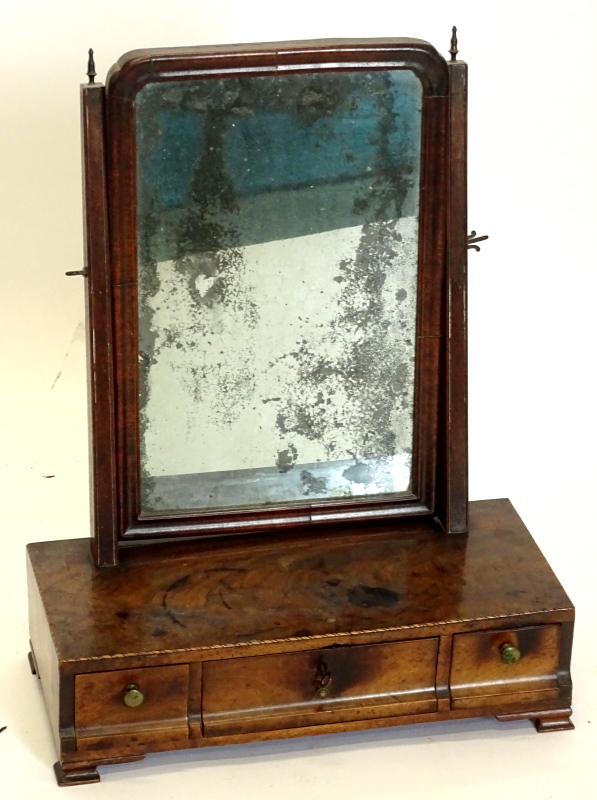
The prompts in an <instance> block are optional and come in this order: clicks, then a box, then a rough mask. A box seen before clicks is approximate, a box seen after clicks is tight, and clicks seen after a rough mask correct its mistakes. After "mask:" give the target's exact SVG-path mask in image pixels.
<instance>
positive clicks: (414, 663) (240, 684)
mask: <svg viewBox="0 0 597 800" xmlns="http://www.w3.org/2000/svg"><path fill="white" fill-rule="evenodd" d="M437 649H438V640H437V639H418V640H416V641H408V642H393V643H390V644H375V645H359V646H354V647H337V648H324V649H322V650H309V651H302V652H298V653H285V654H280V655H272V656H249V657H246V658H245V657H243V658H234V659H225V660H222V661H208V662H206V663H204V665H203V728H204V734H205V736H224V735H228V734H230V735H234V734H241V733H251V732H256V731H269V730H280V729H282V728H294V727H303V726H310V725H321V724H325V723H334V722H347V721H351V720H358V719H376V718H381V717H389V716H397V715H401V714H417V713H425V712H432V711H435V710H436V708H437V700H436V692H435V670H436V664H437Z"/></svg>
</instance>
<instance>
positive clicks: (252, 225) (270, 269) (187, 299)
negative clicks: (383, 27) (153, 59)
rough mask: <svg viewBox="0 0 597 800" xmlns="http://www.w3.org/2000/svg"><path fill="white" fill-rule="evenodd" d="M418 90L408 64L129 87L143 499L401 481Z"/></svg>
mask: <svg viewBox="0 0 597 800" xmlns="http://www.w3.org/2000/svg"><path fill="white" fill-rule="evenodd" d="M421 104H422V90H421V83H420V81H419V79H418V78H417V77H416V76H415V75H414V73H412V72H410V71H408V70H384V71H363V70H359V71H347V72H327V71H325V70H320V71H319V72H318V73H315V74H313V73H309V74H285V75H276V76H271V77H270V76H259V77H252V76H247V77H239V78H225V79H202V80H195V81H178V82H168V83H150V84H148V85H147V86H145V87H144V88H143V89H142V90H141V91H140V92H139V94H138V95H137V99H136V126H137V127H136V136H137V203H138V211H137V213H138V231H139V234H138V270H139V349H140V352H139V360H140V372H139V386H140V417H139V425H140V439H141V508H142V511H143V512H146V513H152V512H154V513H159V512H164V511H177V510H185V509H188V510H193V509H196V510H198V509H221V508H230V507H239V506H260V505H263V504H281V503H286V502H289V501H303V502H313V501H321V500H327V499H330V498H345V497H363V496H367V495H380V494H390V493H391V494H396V493H406V492H408V491H409V487H410V482H411V459H412V440H413V395H414V343H415V336H416V330H415V326H416V291H417V266H418V208H419V162H420V149H421Z"/></svg>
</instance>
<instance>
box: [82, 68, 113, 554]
mask: <svg viewBox="0 0 597 800" xmlns="http://www.w3.org/2000/svg"><path fill="white" fill-rule="evenodd" d="M91 80H92V79H91ZM104 105H105V88H104V86H102V85H101V84H96V83H93V82H91V83H89V84H86V85H85V84H84V85H83V86H81V128H82V137H83V142H82V145H83V187H84V192H83V194H84V207H83V219H84V236H85V273H84V274H85V275H86V278H85V283H86V287H87V291H86V323H87V376H88V407H89V458H90V464H89V472H90V481H91V487H90V494H91V529H92V540H91V553H92V557H93V561H94V563H95V564H96V566H98V567H108V566H115V565H116V564H117V563H118V548H117V514H116V511H117V509H116V445H115V442H116V434H115V419H114V361H113V342H112V297H111V275H110V256H109V236H108V206H107V191H106V161H105V159H106V153H105V150H106V148H105V110H104Z"/></svg>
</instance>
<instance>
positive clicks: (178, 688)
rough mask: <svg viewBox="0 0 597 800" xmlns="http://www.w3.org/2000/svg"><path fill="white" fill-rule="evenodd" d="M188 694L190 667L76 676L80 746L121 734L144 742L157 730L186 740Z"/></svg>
mask: <svg viewBox="0 0 597 800" xmlns="http://www.w3.org/2000/svg"><path fill="white" fill-rule="evenodd" d="M133 687H134V688H133ZM188 693H189V667H188V665H187V664H180V665H175V666H166V667H143V668H141V669H127V670H116V671H113V672H91V673H87V674H84V675H77V676H76V677H75V729H76V735H77V742H79V740H80V739H86V738H90V737H93V738H97V737H103V736H115V735H119V734H125V735H127V736H128V735H130V734H135V735H137V738H139V739H141V740H142V737H143V734H151V733H153V732H156V731H160V732H161V731H168V732H169V733H171V734H173V735H177V734H178V735H181V736H188V718H187V706H188Z"/></svg>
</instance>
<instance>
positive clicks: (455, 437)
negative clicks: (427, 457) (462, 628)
mask: <svg viewBox="0 0 597 800" xmlns="http://www.w3.org/2000/svg"><path fill="white" fill-rule="evenodd" d="M452 48H453V49H452V50H451V52H452V58H453V60H452V61H450V62H449V64H448V66H449V74H450V106H449V121H448V126H449V159H448V165H449V166H448V230H447V243H448V250H447V275H446V322H447V337H446V344H445V361H444V363H445V373H444V378H445V406H444V412H443V427H444V448H443V450H444V458H445V473H444V474H445V485H444V487H443V493H442V494H443V504H442V505H443V508H441V512H440V515H439V516H440V520H441V522H442V524H443V525H444V528H445V530H446V532H447V533H466V532H467V531H468V408H467V395H468V385H467V384H468V365H467V359H468V347H467V303H466V295H467V198H466V191H467V186H466V171H467V164H466V155H467V134H466V128H467V65H466V64H465V62H464V61H456V60H455V55H456V52H455V50H456V41H455V35H454V37H453V40H452Z"/></svg>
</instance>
